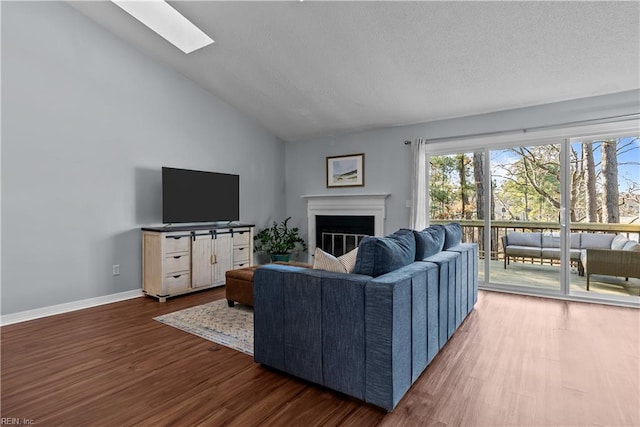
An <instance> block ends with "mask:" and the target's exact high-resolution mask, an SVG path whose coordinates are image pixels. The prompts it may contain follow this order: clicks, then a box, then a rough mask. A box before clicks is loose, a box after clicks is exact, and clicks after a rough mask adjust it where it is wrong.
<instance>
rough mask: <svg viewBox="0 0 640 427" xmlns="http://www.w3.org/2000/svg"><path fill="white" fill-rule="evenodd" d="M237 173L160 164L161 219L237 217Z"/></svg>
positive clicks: (238, 204) (238, 182)
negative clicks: (170, 166)
mask: <svg viewBox="0 0 640 427" xmlns="http://www.w3.org/2000/svg"><path fill="white" fill-rule="evenodd" d="M239 219H240V176H239V175H230V174H226V173H217V172H205V171H195V170H188V169H176V168H168V167H163V168H162V222H163V223H165V224H176V223H186V222H217V221H238V220H239Z"/></svg>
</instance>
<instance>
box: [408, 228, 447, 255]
mask: <svg viewBox="0 0 640 427" xmlns="http://www.w3.org/2000/svg"><path fill="white" fill-rule="evenodd" d="M413 235H414V237H415V238H416V261H421V260H423V259H425V258H427V257H430V256H431V255H435V254H437V253H438V252H440V251H441V250H442V248H443V247H444V227H443V226H442V225H432V226H430V227H428V228H425V229H424V230H422V231H415V230H414V231H413Z"/></svg>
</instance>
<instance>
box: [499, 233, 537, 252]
mask: <svg viewBox="0 0 640 427" xmlns="http://www.w3.org/2000/svg"><path fill="white" fill-rule="evenodd" d="M511 245H515V246H529V247H535V248H541V247H542V233H540V232H537V231H536V232H531V233H529V232H527V233H525V232H522V231H510V232H509V233H508V234H507V246H511Z"/></svg>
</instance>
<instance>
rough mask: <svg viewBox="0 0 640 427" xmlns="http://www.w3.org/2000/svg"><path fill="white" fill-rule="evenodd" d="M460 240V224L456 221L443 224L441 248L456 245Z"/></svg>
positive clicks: (444, 248) (445, 248)
mask: <svg viewBox="0 0 640 427" xmlns="http://www.w3.org/2000/svg"><path fill="white" fill-rule="evenodd" d="M461 242H462V226H461V225H460V223H457V222H450V223H449V224H446V225H445V226H444V246H443V248H442V249H443V250H445V251H446V250H447V249H449V248H453V247H454V246H458V245H459V244H460V243H461Z"/></svg>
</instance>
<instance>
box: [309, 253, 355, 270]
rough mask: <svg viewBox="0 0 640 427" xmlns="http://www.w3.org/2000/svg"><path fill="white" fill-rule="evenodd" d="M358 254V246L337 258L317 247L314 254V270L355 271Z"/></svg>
mask: <svg viewBox="0 0 640 427" xmlns="http://www.w3.org/2000/svg"><path fill="white" fill-rule="evenodd" d="M357 256H358V248H355V249H354V250H352V251H350V252H347V253H346V254H344V255H341V256H339V257H337V258H336V257H334V256H333V255H331V254H330V253H327V252H325V251H323V250H322V249H320V248H316V250H315V252H314V254H313V258H314V261H313V268H314V270H326V271H333V272H336V273H353V269H354V268H355V267H356V258H357Z"/></svg>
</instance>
